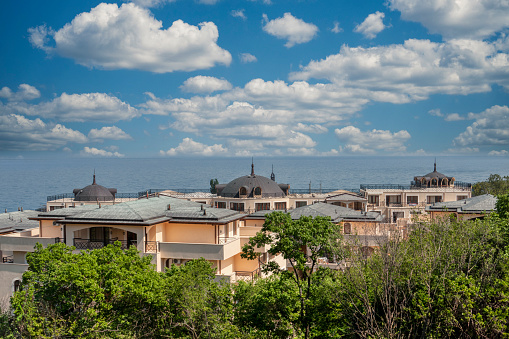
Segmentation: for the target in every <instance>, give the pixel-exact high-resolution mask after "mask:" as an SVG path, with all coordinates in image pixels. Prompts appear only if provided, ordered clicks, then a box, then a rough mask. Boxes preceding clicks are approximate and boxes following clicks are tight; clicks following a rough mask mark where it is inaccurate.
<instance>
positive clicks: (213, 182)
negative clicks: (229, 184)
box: [210, 179, 219, 194]
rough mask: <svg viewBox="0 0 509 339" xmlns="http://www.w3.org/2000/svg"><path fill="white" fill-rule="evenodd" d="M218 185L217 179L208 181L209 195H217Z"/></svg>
mask: <svg viewBox="0 0 509 339" xmlns="http://www.w3.org/2000/svg"><path fill="white" fill-rule="evenodd" d="M217 184H219V181H217V179H210V193H212V194H217V189H216V185H217Z"/></svg>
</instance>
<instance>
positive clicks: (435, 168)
mask: <svg viewBox="0 0 509 339" xmlns="http://www.w3.org/2000/svg"><path fill="white" fill-rule="evenodd" d="M434 171H435V172H436V171H437V158H436V157H435V167H434Z"/></svg>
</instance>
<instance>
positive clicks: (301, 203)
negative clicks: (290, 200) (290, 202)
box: [295, 201, 308, 208]
mask: <svg viewBox="0 0 509 339" xmlns="http://www.w3.org/2000/svg"><path fill="white" fill-rule="evenodd" d="M307 204H308V202H307V201H296V202H295V207H296V208H299V207H304V206H307Z"/></svg>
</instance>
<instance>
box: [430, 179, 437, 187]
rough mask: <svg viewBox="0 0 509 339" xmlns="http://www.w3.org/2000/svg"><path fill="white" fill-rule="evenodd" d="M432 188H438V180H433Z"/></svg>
mask: <svg viewBox="0 0 509 339" xmlns="http://www.w3.org/2000/svg"><path fill="white" fill-rule="evenodd" d="M431 186H438V180H437V178H433V179H431Z"/></svg>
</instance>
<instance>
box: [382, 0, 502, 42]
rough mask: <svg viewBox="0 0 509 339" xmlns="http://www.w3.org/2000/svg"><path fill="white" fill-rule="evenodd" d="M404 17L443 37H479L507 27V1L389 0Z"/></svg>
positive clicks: (390, 4)
mask: <svg viewBox="0 0 509 339" xmlns="http://www.w3.org/2000/svg"><path fill="white" fill-rule="evenodd" d="M389 6H390V8H391V9H393V10H397V11H400V12H401V17H402V18H403V19H404V20H408V21H415V22H419V23H422V24H423V25H424V26H425V27H426V28H427V29H428V30H429V31H430V32H431V33H438V34H441V35H442V36H443V37H445V38H446V39H454V38H471V39H482V38H486V37H489V36H491V35H493V34H494V33H496V32H499V31H501V30H503V29H504V28H507V27H509V21H508V20H507V18H508V17H509V2H507V1H501V0H477V1H470V0H427V1H422V0H389Z"/></svg>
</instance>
